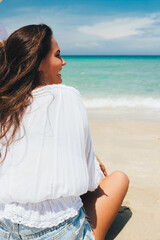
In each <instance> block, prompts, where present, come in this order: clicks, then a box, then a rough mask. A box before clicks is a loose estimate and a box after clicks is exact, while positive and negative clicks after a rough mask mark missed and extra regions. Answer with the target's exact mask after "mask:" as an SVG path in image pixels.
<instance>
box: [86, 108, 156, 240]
mask: <svg viewBox="0 0 160 240" xmlns="http://www.w3.org/2000/svg"><path fill="white" fill-rule="evenodd" d="M87 113H88V119H89V124H90V131H91V135H92V140H93V148H94V151H95V153H96V154H97V156H98V157H99V158H100V160H101V161H102V162H103V163H104V165H105V167H106V170H107V173H108V174H110V173H111V172H113V171H116V170H121V171H123V172H125V173H126V174H127V175H128V177H129V179H130V187H129V190H128V193H127V195H126V197H125V199H124V202H123V204H122V206H125V207H127V208H129V209H130V210H131V212H132V216H131V218H130V219H129V221H128V222H127V224H126V226H125V227H124V228H123V229H122V231H120V233H119V234H118V235H117V237H116V238H115V239H117V240H135V239H137V240H139V239H143V240H149V239H154V240H159V239H160V230H159V219H160V193H159V189H160V181H159V176H160V168H159V166H160V163H159V162H160V160H159V156H160V119H159V114H158V115H157V116H156V117H155V115H153V116H152V113H151V112H148V113H147V112H146V113H144V112H140V111H137V110H135V111H130V112H129V111H128V110H123V111H122V110H106V109H105V110H104V109H101V110H96V109H94V110H93V109H92V110H91V109H87Z"/></svg>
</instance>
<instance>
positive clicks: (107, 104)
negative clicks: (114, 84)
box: [84, 96, 160, 110]
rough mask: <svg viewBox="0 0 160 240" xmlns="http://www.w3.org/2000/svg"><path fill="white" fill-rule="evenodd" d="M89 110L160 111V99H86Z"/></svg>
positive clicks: (123, 97)
mask: <svg viewBox="0 0 160 240" xmlns="http://www.w3.org/2000/svg"><path fill="white" fill-rule="evenodd" d="M84 103H85V106H86V107H87V108H149V109H154V110H160V98H153V97H137V96H133V97H131V96H122V97H107V98H84Z"/></svg>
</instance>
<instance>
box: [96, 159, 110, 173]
mask: <svg viewBox="0 0 160 240" xmlns="http://www.w3.org/2000/svg"><path fill="white" fill-rule="evenodd" d="M95 156H96V158H97V161H98V163H99V166H100V168H101V170H102V172H103V174H104V176H105V177H107V171H106V168H105V166H104V165H103V163H102V162H101V161H100V160H99V158H98V157H97V155H95Z"/></svg>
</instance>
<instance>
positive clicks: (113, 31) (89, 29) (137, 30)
mask: <svg viewBox="0 0 160 240" xmlns="http://www.w3.org/2000/svg"><path fill="white" fill-rule="evenodd" d="M158 21H159V19H158ZM156 22H157V19H154V18H153V17H151V16H149V17H143V18H140V17H139V18H138V17H134V18H133V17H130V18H118V19H114V20H112V21H105V22H100V23H96V24H94V25H92V26H81V27H78V31H80V32H82V33H85V34H89V35H94V36H98V37H100V38H101V39H106V40H112V39H119V38H124V37H130V36H139V35H142V34H143V33H145V30H146V29H150V28H151V27H152V26H153V25H154V23H156Z"/></svg>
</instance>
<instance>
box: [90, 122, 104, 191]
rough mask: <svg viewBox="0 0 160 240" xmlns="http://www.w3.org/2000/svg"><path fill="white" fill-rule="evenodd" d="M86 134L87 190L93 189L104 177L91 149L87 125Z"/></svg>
mask: <svg viewBox="0 0 160 240" xmlns="http://www.w3.org/2000/svg"><path fill="white" fill-rule="evenodd" d="M86 134H87V143H86V159H87V166H88V175H89V187H88V191H94V190H95V189H96V188H97V187H98V185H99V182H100V180H101V179H102V178H104V174H103V172H102V170H101V168H100V166H99V163H98V161H97V158H96V156H95V153H94V151H93V146H92V138H91V134H90V129H89V125H88V130H87V132H86Z"/></svg>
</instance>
